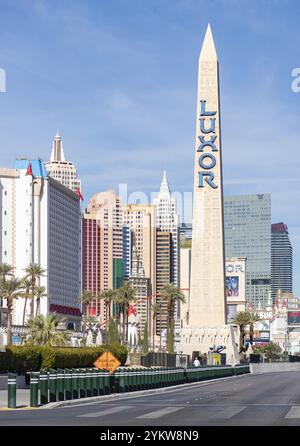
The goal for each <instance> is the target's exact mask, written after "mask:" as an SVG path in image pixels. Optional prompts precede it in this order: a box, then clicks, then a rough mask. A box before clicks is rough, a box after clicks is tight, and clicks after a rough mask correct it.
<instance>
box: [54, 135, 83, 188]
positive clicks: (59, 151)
mask: <svg viewBox="0 0 300 446" xmlns="http://www.w3.org/2000/svg"><path fill="white" fill-rule="evenodd" d="M45 166H46V169H47V171H48V172H49V175H50V176H51V177H52V178H54V179H55V180H56V181H58V182H59V183H61V184H63V185H64V186H66V187H68V188H69V189H71V190H72V191H73V192H75V193H77V194H78V193H80V192H81V181H80V180H79V179H78V178H77V169H76V167H75V165H74V164H73V163H71V162H70V161H66V159H65V154H64V149H63V143H62V138H61V136H60V135H59V133H58V132H57V133H56V135H55V137H54V140H53V144H52V152H51V158H50V161H48V162H47V163H45Z"/></svg>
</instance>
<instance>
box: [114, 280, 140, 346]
mask: <svg viewBox="0 0 300 446" xmlns="http://www.w3.org/2000/svg"><path fill="white" fill-rule="evenodd" d="M115 300H116V302H117V303H118V304H119V305H120V306H121V309H122V318H123V330H122V331H123V336H122V338H123V344H126V342H127V338H128V309H129V305H130V304H131V303H134V302H136V299H135V290H134V289H133V288H132V285H131V283H130V282H128V281H127V282H124V283H123V285H122V286H121V287H120V288H117V289H116V294H115Z"/></svg>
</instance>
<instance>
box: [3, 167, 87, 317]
mask: <svg viewBox="0 0 300 446" xmlns="http://www.w3.org/2000/svg"><path fill="white" fill-rule="evenodd" d="M0 208H1V212H0V215H1V220H0V230H1V237H0V239H1V245H0V256H1V260H0V261H1V263H8V264H11V265H12V266H14V268H15V275H16V277H19V278H22V277H24V276H25V274H26V273H25V268H26V267H28V265H29V264H30V263H37V264H40V265H41V267H42V268H43V269H45V270H46V273H45V275H44V276H43V277H41V278H40V279H39V283H38V284H37V285H39V286H44V287H45V288H46V293H47V296H45V297H43V298H42V299H41V302H40V308H39V311H38V312H39V313H41V314H44V315H46V314H48V313H49V312H52V313H57V314H60V315H62V316H64V317H66V319H67V320H68V321H70V322H71V321H72V322H74V324H75V326H76V325H77V326H78V325H79V321H80V316H81V311H80V303H79V296H80V294H81V214H80V199H79V197H78V196H77V195H76V194H75V193H74V192H72V191H71V190H70V189H68V188H66V187H64V186H63V185H61V184H60V183H58V182H57V181H55V180H54V179H52V178H51V177H49V176H48V174H47V171H46V169H45V166H44V163H43V162H42V161H41V160H24V159H22V160H17V161H16V169H0ZM24 304H25V299H23V298H22V299H18V300H17V301H15V303H14V312H13V325H15V326H22V325H24V323H25V322H26V320H27V317H28V315H29V314H30V306H31V305H30V302H27V305H26V308H25V311H24ZM4 306H5V302H4ZM35 313H36V305H34V314H35Z"/></svg>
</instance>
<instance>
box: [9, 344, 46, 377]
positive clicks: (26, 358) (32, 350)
mask: <svg viewBox="0 0 300 446" xmlns="http://www.w3.org/2000/svg"><path fill="white" fill-rule="evenodd" d="M40 363H41V347H37V346H32V345H24V346H23V345H18V346H17V345H8V346H7V348H6V352H2V353H0V371H2V372H9V371H16V372H18V373H25V372H27V371H28V372H30V371H33V370H38V369H39V367H40Z"/></svg>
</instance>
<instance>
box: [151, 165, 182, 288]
mask: <svg viewBox="0 0 300 446" xmlns="http://www.w3.org/2000/svg"><path fill="white" fill-rule="evenodd" d="M153 204H154V205H155V206H156V227H157V228H158V229H159V230H161V231H168V232H170V233H171V234H172V265H171V268H172V282H173V283H174V284H175V285H177V286H179V216H178V214H177V202H176V198H175V197H172V196H171V192H170V187H169V182H168V178H167V174H166V171H165V170H164V173H163V178H162V181H161V185H160V191H159V194H158V196H157V197H156V198H154V199H153Z"/></svg>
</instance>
